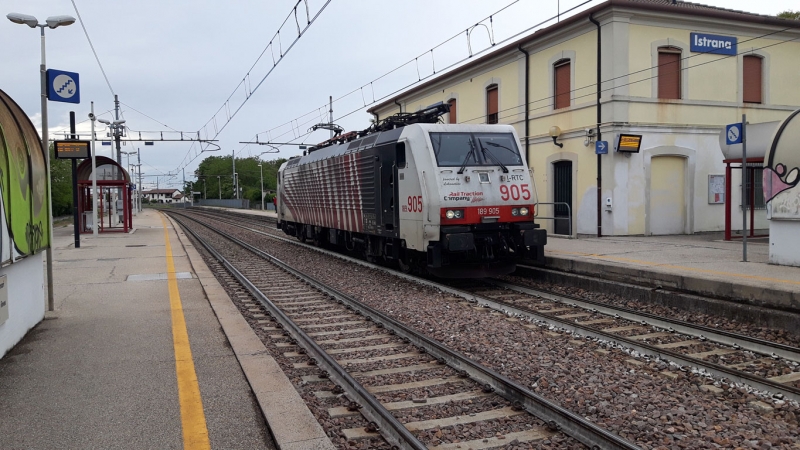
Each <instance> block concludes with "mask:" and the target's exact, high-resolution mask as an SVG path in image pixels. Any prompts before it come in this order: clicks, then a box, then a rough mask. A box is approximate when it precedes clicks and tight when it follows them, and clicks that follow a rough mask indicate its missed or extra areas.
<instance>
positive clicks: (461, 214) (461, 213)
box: [455, 209, 464, 219]
mask: <svg viewBox="0 0 800 450" xmlns="http://www.w3.org/2000/svg"><path fill="white" fill-rule="evenodd" d="M455 213H456V219H462V218H464V210H462V209H457V210H455Z"/></svg>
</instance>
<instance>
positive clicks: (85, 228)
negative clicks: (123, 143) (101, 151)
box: [78, 156, 133, 233]
mask: <svg viewBox="0 0 800 450" xmlns="http://www.w3.org/2000/svg"><path fill="white" fill-rule="evenodd" d="M95 159H96V165H97V195H98V197H97V226H98V229H97V231H98V232H99V233H112V232H121V233H127V232H128V231H130V230H131V229H132V228H133V201H132V196H131V192H132V191H133V184H132V183H131V178H130V175H129V174H128V172H127V171H126V170H125V169H123V168H122V166H121V165H119V164H118V163H117V162H116V161H114V160H113V159H111V158H107V157H105V156H97V157H96V158H95ZM92 208H93V205H92V160H91V159H85V160H84V161H83V162H82V163H81V164H80V166H78V212H79V214H80V222H81V223H80V231H81V233H91V232H92V230H93V228H94V223H93V221H92V220H93V219H92Z"/></svg>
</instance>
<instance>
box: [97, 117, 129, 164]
mask: <svg viewBox="0 0 800 450" xmlns="http://www.w3.org/2000/svg"><path fill="white" fill-rule="evenodd" d="M97 121H98V122H100V123H104V124H106V125H108V127H109V128H111V132H110V133H108V134H107V136H108V137H113V138H114V140H115V141H117V162H118V163H120V164H122V153H125V152H123V151H121V150H120V149H119V138H120V137H121V136H125V125H124V124H125V121H124V120H106V119H97Z"/></svg>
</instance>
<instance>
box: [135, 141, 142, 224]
mask: <svg viewBox="0 0 800 450" xmlns="http://www.w3.org/2000/svg"><path fill="white" fill-rule="evenodd" d="M136 159H137V161H138V163H139V164H138V166H139V167H138V169H139V185H138V186H136V187H137V188H138V189H137V190H136V194H137V195H136V200H137V203H138V206H137V209H138V210H139V212H142V191H143V189H142V154H141V153H140V152H139V149H138V148H137V149H136Z"/></svg>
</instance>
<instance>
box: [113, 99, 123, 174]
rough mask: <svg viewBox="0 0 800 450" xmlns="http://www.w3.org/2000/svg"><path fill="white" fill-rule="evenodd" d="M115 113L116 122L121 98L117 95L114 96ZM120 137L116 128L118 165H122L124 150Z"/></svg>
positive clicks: (115, 138)
mask: <svg viewBox="0 0 800 450" xmlns="http://www.w3.org/2000/svg"><path fill="white" fill-rule="evenodd" d="M114 112H115V116H116V120H119V97H118V96H117V94H114ZM119 137H120V133H119V131H118V130H117V129H116V127H115V128H114V141H115V142H116V143H117V164H120V165H122V149H121V148H120V146H119Z"/></svg>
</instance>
